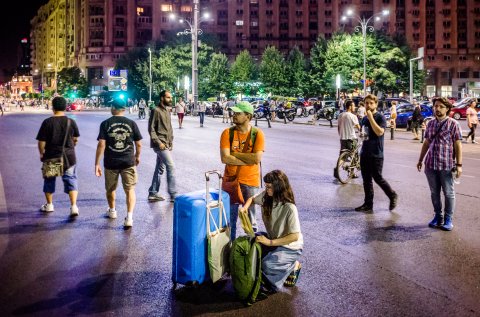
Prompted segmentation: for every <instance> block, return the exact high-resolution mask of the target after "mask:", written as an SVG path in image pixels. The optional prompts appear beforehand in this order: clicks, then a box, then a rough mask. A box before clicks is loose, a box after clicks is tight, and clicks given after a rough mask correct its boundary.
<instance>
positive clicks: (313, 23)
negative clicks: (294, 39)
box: [308, 22, 318, 30]
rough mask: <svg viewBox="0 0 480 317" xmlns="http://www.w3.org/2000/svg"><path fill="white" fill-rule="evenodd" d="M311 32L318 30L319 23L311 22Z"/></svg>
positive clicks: (309, 27) (309, 25)
mask: <svg viewBox="0 0 480 317" xmlns="http://www.w3.org/2000/svg"><path fill="white" fill-rule="evenodd" d="M308 29H309V30H318V23H317V22H310V23H308Z"/></svg>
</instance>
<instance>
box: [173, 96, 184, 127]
mask: <svg viewBox="0 0 480 317" xmlns="http://www.w3.org/2000/svg"><path fill="white" fill-rule="evenodd" d="M186 107H187V105H186V104H185V102H183V98H182V97H180V98H178V102H177V104H176V105H175V112H176V113H177V117H178V128H179V129H181V128H182V123H183V116H184V115H185V109H186Z"/></svg>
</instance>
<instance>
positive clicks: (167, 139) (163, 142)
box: [148, 90, 177, 202]
mask: <svg viewBox="0 0 480 317" xmlns="http://www.w3.org/2000/svg"><path fill="white" fill-rule="evenodd" d="M171 107H172V94H171V93H170V91H168V90H163V91H161V92H160V102H159V103H158V105H157V107H156V108H155V109H153V110H152V115H151V116H150V120H149V125H148V132H149V133H150V147H151V148H152V149H153V151H154V152H155V154H157V163H156V165H155V171H154V172H153V178H152V184H151V186H150V188H149V189H148V200H149V201H151V202H154V201H162V200H165V198H163V197H162V196H161V195H160V193H159V190H160V184H161V177H162V175H163V172H164V171H165V169H166V170H167V186H168V193H169V195H170V202H174V201H175V196H176V193H177V191H176V186H175V165H174V163H173V159H172V154H171V152H172V149H173V129H172V121H171V117H170V111H169V109H170V108H171Z"/></svg>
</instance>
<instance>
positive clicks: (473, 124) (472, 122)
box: [2, 99, 478, 144]
mask: <svg viewBox="0 0 480 317" xmlns="http://www.w3.org/2000/svg"><path fill="white" fill-rule="evenodd" d="M476 105H477V102H476V100H475V99H472V101H471V102H470V106H469V107H468V109H467V125H468V128H469V129H470V132H469V133H468V136H467V142H468V139H469V138H470V137H471V138H472V143H475V144H477V143H478V142H477V141H475V130H476V129H477V125H478V115H477V111H475V106H476ZM2 115H3V114H2Z"/></svg>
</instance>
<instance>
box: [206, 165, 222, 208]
mask: <svg viewBox="0 0 480 317" xmlns="http://www.w3.org/2000/svg"><path fill="white" fill-rule="evenodd" d="M214 174H215V175H217V176H218V205H220V204H221V203H222V173H221V172H220V171H217V170H214V171H209V172H206V173H205V180H206V192H205V200H206V202H207V206H208V204H209V199H210V195H209V192H210V188H209V183H210V175H214Z"/></svg>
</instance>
